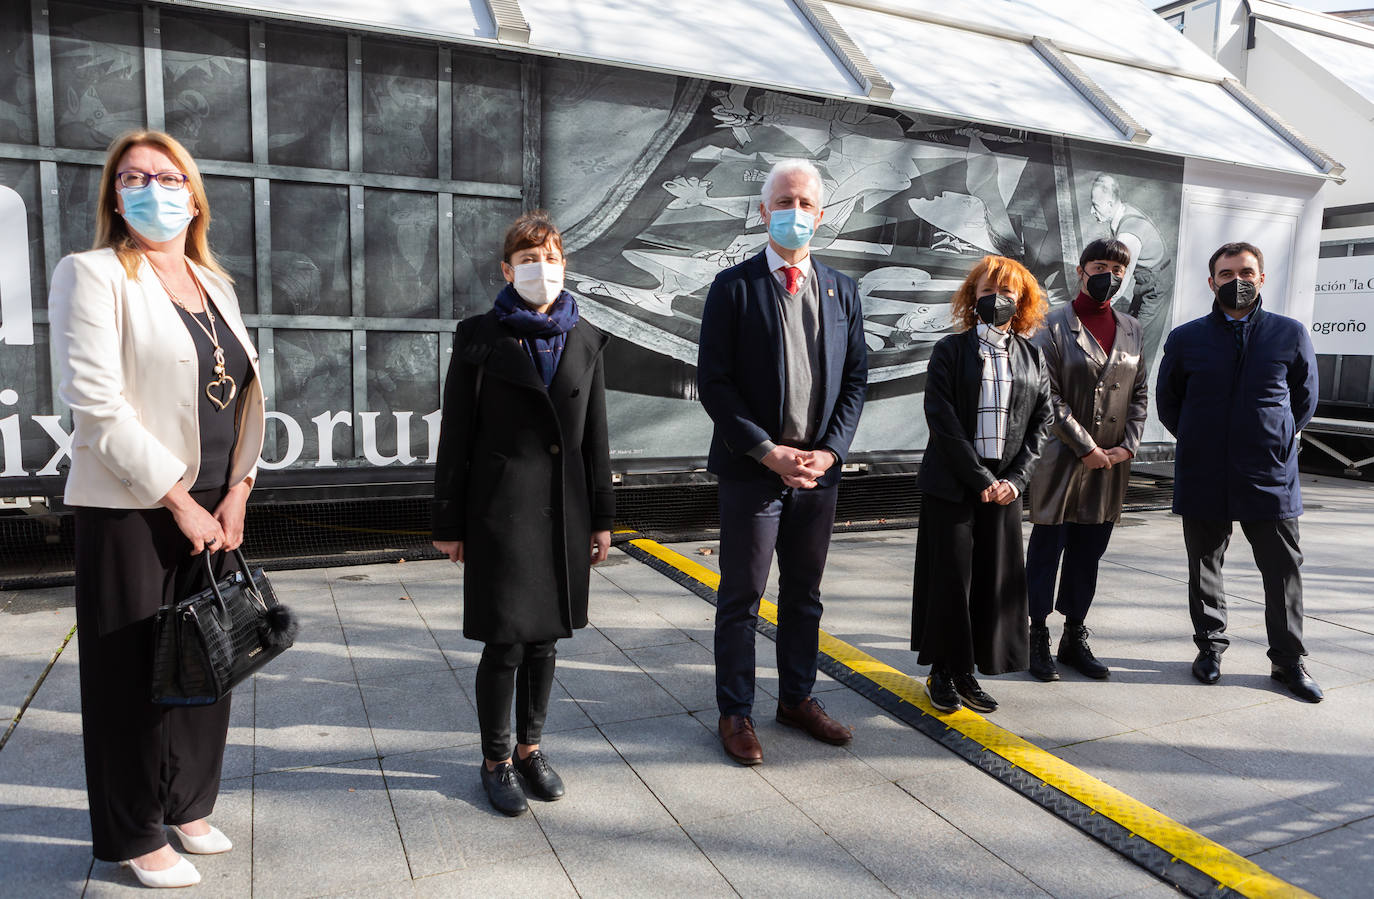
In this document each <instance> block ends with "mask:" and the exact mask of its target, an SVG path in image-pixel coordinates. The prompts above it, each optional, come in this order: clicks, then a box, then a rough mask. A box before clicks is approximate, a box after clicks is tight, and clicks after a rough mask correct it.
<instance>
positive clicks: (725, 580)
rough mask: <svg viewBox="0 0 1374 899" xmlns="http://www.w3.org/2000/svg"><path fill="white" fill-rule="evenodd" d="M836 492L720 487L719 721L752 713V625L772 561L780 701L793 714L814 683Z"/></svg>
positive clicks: (771, 485) (751, 484) (752, 482)
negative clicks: (775, 569)
mask: <svg viewBox="0 0 1374 899" xmlns="http://www.w3.org/2000/svg"><path fill="white" fill-rule="evenodd" d="M837 492H838V487H834V486H832V487H816V488H813V489H810V490H796V489H793V488H790V487H784V486H783V485H782V483H781V482H780V481H778V480H777V479H775V478H768V479H764V478H754V479H749V480H722V481H721V482H720V488H719V495H720V589H719V590H718V591H717V598H716V635H715V636H716V639H715V649H716V703H717V705H719V707H720V713H721V714H722V715H750V714H752V712H753V706H754V639H755V631H754V625H755V622H756V621H757V619H758V611H759V599H760V597H762V596H763V592H764V590H765V589H766V588H767V586H768V572H769V569H770V567H771V566H772V562H773V553H774V552H775V551H776V552H777V556H778V571H779V574H778V636H777V664H778V684H779V686H778V698H779V701H781V702H783V703H785V704H786V705H788V706H795V705H796V704H798V703H800V702H801V701H802V700H803V699H806V698H807V697H808V696H810V695H811V688H812V687H813V686H814V685H815V683H816V652H817V649H818V644H819V628H820V621H821V574H822V573H823V572H824V571H825V557H826V553H827V552H828V551H829V549H830V532H831V531H832V530H833V529H834V525H835V498H836V494H837Z"/></svg>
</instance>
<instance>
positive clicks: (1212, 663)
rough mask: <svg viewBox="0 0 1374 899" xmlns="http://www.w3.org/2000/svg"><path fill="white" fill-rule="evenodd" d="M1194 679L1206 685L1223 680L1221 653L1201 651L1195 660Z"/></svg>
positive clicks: (1208, 650) (1209, 650) (1207, 650)
mask: <svg viewBox="0 0 1374 899" xmlns="http://www.w3.org/2000/svg"><path fill="white" fill-rule="evenodd" d="M1193 677H1195V678H1197V679H1198V680H1199V681H1200V682H1202V683H1204V684H1215V683H1216V682H1217V681H1219V680H1221V653H1219V652H1216V651H1214V650H1211V649H1203V650H1199V651H1198V654H1197V658H1195V659H1193Z"/></svg>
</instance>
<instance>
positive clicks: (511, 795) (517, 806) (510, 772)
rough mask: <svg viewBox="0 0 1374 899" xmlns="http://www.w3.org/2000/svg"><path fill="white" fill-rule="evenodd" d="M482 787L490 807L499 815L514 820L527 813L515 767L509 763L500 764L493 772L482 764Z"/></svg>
mask: <svg viewBox="0 0 1374 899" xmlns="http://www.w3.org/2000/svg"><path fill="white" fill-rule="evenodd" d="M482 786H483V787H485V788H486V791H487V799H488V801H490V802H491V807H492V808H494V809H496V810H497V811H498V812H500V813H501V814H503V815H510V816H511V817H512V818H514V817H515V816H516V815H523V814H524V813H525V812H527V811H529V807H530V806H529V803H528V802H526V801H525V791H524V790H522V789H520V778H519V777H518V776H517V775H516V773H515V766H514V765H512V764H511V763H510V762H502V763H501V764H499V765H497V766H496V770H494V771H492V770H488V768H487V766H486V763H485V762H483V763H482Z"/></svg>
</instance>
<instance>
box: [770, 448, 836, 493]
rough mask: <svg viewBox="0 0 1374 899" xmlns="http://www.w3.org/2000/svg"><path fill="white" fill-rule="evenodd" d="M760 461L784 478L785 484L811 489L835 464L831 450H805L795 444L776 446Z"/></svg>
mask: <svg viewBox="0 0 1374 899" xmlns="http://www.w3.org/2000/svg"><path fill="white" fill-rule="evenodd" d="M760 461H762V462H763V464H764V466H765V467H767V468H768V469H769V470H770V471H772V472H775V473H776V474H777V475H778V477H780V478H782V482H783V484H785V485H787V486H788V487H796V488H799V489H803V490H809V489H811V488H812V487H815V486H816V481H817V479H818V478H820V477H821V476H822V475H824V474H825V473H826V472H827V471H829V470H830V467H831V466H832V465H834V464H835V454H834V453H832V452H830V450H825V449H817V450H804V449H797V448H796V447H794V446H775V447H773V449H772V450H770V451H769V453H768V455H766V456H764V457H763V459H761V460H760Z"/></svg>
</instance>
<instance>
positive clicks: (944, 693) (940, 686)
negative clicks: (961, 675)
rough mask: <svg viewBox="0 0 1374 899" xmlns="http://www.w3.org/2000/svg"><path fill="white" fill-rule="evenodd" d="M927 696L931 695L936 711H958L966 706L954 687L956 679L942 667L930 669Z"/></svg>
mask: <svg viewBox="0 0 1374 899" xmlns="http://www.w3.org/2000/svg"><path fill="white" fill-rule="evenodd" d="M926 696H928V697H930V704H931V705H933V706H935V709H936V711H940V712H957V711H959V710H960V709H961V708H963V707H964V704H963V703H962V702H960V701H959V694H958V693H957V692H956V691H955V689H954V680H953V679H952V678H951V677H950V676H949V672H948V671H945V670H944V669H942V668H931V669H930V677H928V678H926Z"/></svg>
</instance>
